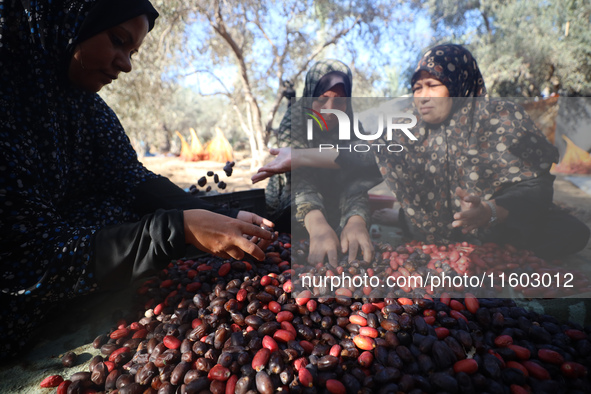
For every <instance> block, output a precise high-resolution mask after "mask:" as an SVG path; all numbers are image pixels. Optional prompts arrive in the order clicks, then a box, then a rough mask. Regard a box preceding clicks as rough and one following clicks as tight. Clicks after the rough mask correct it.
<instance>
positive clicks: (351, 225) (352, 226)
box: [341, 215, 374, 262]
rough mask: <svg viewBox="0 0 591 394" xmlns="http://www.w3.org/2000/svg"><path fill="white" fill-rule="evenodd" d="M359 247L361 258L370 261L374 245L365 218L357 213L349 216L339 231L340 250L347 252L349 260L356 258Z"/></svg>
mask: <svg viewBox="0 0 591 394" xmlns="http://www.w3.org/2000/svg"><path fill="white" fill-rule="evenodd" d="M359 248H361V253H362V254H363V260H364V261H367V262H371V260H372V259H373V253H374V247H373V244H372V243H371V239H370V237H369V233H368V232H367V225H366V223H365V220H363V218H362V217H361V216H359V215H355V216H351V217H350V218H349V220H347V224H346V225H345V228H343V231H342V232H341V250H342V252H343V253H347V251H348V252H349V262H351V261H353V260H355V259H356V258H357V253H358V252H359Z"/></svg>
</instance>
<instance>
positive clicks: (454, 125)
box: [377, 45, 589, 257]
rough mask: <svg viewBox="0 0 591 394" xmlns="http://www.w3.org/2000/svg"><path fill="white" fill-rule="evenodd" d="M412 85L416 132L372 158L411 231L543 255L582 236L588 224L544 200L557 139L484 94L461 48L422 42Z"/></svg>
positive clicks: (566, 248)
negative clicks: (425, 48)
mask: <svg viewBox="0 0 591 394" xmlns="http://www.w3.org/2000/svg"><path fill="white" fill-rule="evenodd" d="M411 85H412V90H413V97H414V99H413V107H414V108H413V110H414V113H415V114H416V115H417V118H418V119H419V122H418V124H417V125H416V126H415V127H414V128H413V129H412V132H413V134H414V135H415V136H416V137H417V140H405V141H399V143H401V144H402V145H404V146H405V148H406V149H405V150H404V151H403V152H401V153H398V154H389V155H388V154H384V153H378V154H377V162H378V166H379V168H380V172H381V173H382V175H383V177H384V179H385V180H386V182H387V184H388V186H389V187H390V188H391V189H392V191H393V192H394V194H395V195H396V197H397V199H398V201H399V202H400V204H401V207H402V208H401V210H400V212H401V220H402V221H403V223H404V224H405V225H406V227H407V229H408V232H409V233H410V235H411V237H412V238H413V239H418V240H424V241H426V242H452V241H458V240H463V239H466V240H473V237H474V236H476V237H477V238H479V239H480V240H482V241H496V242H507V243H511V244H513V245H515V246H519V247H523V248H527V249H533V250H534V251H536V252H538V253H539V254H540V255H544V256H552V257H554V256H560V255H563V254H566V253H572V252H575V251H578V250H580V249H582V248H583V247H584V246H585V245H586V243H587V240H588V239H589V229H588V228H587V227H586V226H585V225H584V224H583V223H581V222H579V221H578V220H577V219H575V218H574V217H571V216H569V215H567V214H565V213H562V212H560V211H558V210H557V209H556V208H555V207H554V206H553V204H552V195H553V188H552V184H553V181H554V176H553V175H551V174H550V172H549V171H550V167H551V166H552V163H554V162H556V161H557V159H558V153H557V150H556V148H555V147H554V146H553V145H552V144H550V143H549V142H548V141H547V140H546V138H545V137H544V135H543V134H542V133H541V132H540V131H539V130H538V129H537V128H536V126H535V125H534V123H533V121H532V120H531V119H530V118H529V116H528V115H527V113H526V112H525V111H524V110H523V109H522V108H521V107H519V106H517V105H515V104H513V103H511V102H509V101H505V100H502V99H488V98H485V95H486V87H485V85H484V80H483V78H482V75H481V73H480V70H479V68H478V65H477V63H476V60H474V58H473V57H472V55H471V54H470V52H469V51H468V50H466V49H465V48H463V47H461V46H459V45H439V46H436V47H434V48H432V49H430V50H429V51H427V53H425V55H424V56H423V57H422V59H421V60H420V62H419V64H418V66H417V68H416V69H415V72H414V74H413V77H412V80H411ZM381 142H384V141H381Z"/></svg>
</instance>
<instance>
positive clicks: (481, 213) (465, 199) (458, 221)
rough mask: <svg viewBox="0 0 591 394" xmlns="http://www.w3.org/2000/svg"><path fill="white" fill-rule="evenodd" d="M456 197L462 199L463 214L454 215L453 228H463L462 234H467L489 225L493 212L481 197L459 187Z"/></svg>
mask: <svg viewBox="0 0 591 394" xmlns="http://www.w3.org/2000/svg"><path fill="white" fill-rule="evenodd" d="M456 196H458V197H460V201H461V203H460V206H461V212H457V213H456V214H454V221H453V222H452V226H453V227H463V228H462V233H464V234H467V233H469V232H470V231H472V230H475V229H477V228H479V227H485V226H487V225H488V223H489V221H490V218H491V215H492V212H491V210H490V208H489V207H488V206H487V205H486V204H483V203H482V200H481V198H480V197H478V196H476V195H474V194H469V193H468V192H467V191H466V190H463V189H461V188H459V187H457V188H456Z"/></svg>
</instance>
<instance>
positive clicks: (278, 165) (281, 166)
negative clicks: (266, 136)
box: [250, 147, 291, 183]
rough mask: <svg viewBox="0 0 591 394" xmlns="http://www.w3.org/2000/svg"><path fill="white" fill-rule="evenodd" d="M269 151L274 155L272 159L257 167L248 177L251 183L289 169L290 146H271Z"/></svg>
mask: <svg viewBox="0 0 591 394" xmlns="http://www.w3.org/2000/svg"><path fill="white" fill-rule="evenodd" d="M269 153H270V154H271V155H273V156H276V157H275V158H274V159H273V161H271V162H270V163H268V164H265V165H264V166H262V167H261V168H259V169H258V171H257V173H256V174H254V175H253V176H252V177H251V178H250V179H251V180H252V183H257V182H260V181H262V180H265V179H267V178H269V177H271V176H273V175H276V174H284V173H286V172H289V171H291V148H289V147H287V148H271V149H270V150H269Z"/></svg>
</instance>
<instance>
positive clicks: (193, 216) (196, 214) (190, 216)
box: [183, 209, 273, 260]
mask: <svg viewBox="0 0 591 394" xmlns="http://www.w3.org/2000/svg"><path fill="white" fill-rule="evenodd" d="M183 218H184V227H185V241H186V242H187V243H189V244H192V245H194V246H195V247H197V248H198V249H200V250H202V251H204V252H207V253H211V254H213V255H215V256H219V257H222V258H226V259H227V258H233V259H236V260H242V259H243V258H244V254H245V253H248V254H249V255H251V256H252V257H254V258H255V259H257V260H263V259H264V258H265V252H263V251H262V250H261V248H259V247H258V246H257V245H256V244H254V243H253V242H251V241H250V240H248V239H247V238H245V237H244V236H245V235H247V236H255V237H257V238H258V239H266V240H272V239H273V234H272V233H271V232H270V231H267V230H265V229H263V228H261V227H259V226H257V225H255V224H252V223H248V222H245V221H242V220H238V219H233V218H230V217H228V216H224V215H220V214H217V213H213V212H210V211H207V210H204V209H191V210H187V211H183Z"/></svg>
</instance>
